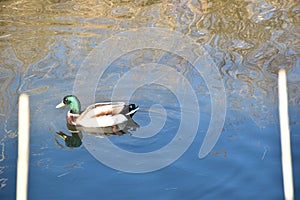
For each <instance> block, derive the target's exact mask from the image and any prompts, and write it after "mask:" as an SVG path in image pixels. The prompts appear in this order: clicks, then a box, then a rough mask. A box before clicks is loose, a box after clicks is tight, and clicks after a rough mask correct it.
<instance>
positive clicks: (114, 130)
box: [54, 118, 139, 148]
mask: <svg viewBox="0 0 300 200" xmlns="http://www.w3.org/2000/svg"><path fill="white" fill-rule="evenodd" d="M66 126H67V128H68V131H69V134H71V135H68V134H65V133H64V132H62V131H59V132H56V134H55V138H54V139H55V143H56V144H57V145H58V146H59V147H63V146H62V145H61V144H60V142H59V141H58V140H57V137H59V138H61V139H62V140H63V141H64V142H65V146H67V147H71V148H72V147H80V146H81V144H82V138H83V136H84V134H90V135H93V136H94V137H100V138H103V137H107V136H113V135H117V136H122V135H124V134H130V135H131V134H134V132H135V131H136V130H137V129H138V128H139V125H138V124H137V123H136V122H135V121H133V119H131V118H128V121H126V122H125V123H122V124H116V125H114V126H107V127H81V126H74V125H71V124H69V123H67V125H66Z"/></svg>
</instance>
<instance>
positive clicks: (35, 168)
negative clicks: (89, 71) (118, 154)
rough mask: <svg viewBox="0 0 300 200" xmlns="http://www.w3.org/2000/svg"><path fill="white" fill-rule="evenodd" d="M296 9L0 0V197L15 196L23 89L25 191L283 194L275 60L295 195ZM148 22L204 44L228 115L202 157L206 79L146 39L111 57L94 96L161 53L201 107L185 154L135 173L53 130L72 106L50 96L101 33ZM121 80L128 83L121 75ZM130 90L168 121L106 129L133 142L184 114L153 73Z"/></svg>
mask: <svg viewBox="0 0 300 200" xmlns="http://www.w3.org/2000/svg"><path fill="white" fill-rule="evenodd" d="M299 8H300V7H299V4H298V3H297V2H296V1H268V0H265V1H263V0H259V1H256V0H250V1H237V0H228V1H205V0H204V1H199V2H198V1H193V0H191V1H180V2H179V1H144V0H143V1H71V0H70V1H67V0H62V1H60V0H48V1H37V0H33V1H25V0H19V1H11V0H7V1H1V2H0V23H1V31H0V46H1V51H0V57H1V59H0V71H1V73H0V99H1V100H0V121H1V123H0V126H1V129H0V130H1V131H0V135H1V137H0V139H1V141H0V147H1V148H0V149H1V154H0V187H1V189H0V197H1V199H14V198H15V179H16V158H17V97H18V95H19V94H20V93H22V92H26V93H28V94H29V95H30V100H31V108H30V109H31V144H30V148H31V152H30V172H29V177H30V178H29V199H70V198H72V199H83V198H88V199H99V198H103V199H125V198H126V199H129V198H130V199H141V198H143V199H154V198H155V199H282V198H283V185H282V172H281V161H280V158H281V155H280V135H279V125H278V111H277V106H278V101H277V71H278V69H280V68H286V69H287V73H288V87H289V105H290V107H289V108H290V124H291V141H292V150H293V159H294V160H293V161H294V162H293V166H294V180H295V197H296V199H297V198H299V191H300V183H299V180H300V179H299V177H300V171H299V168H300V167H299V166H300V162H299V159H297V158H299V156H300V155H299V151H297V147H299V145H300V135H299V130H300V126H299V119H300V116H299V113H300V112H299V111H300V107H299V102H300V96H299V94H300V93H299V91H300V90H299V85H300V84H299V82H300V69H299ZM141 27H159V28H165V29H167V30H174V31H177V32H179V33H181V34H183V35H185V36H186V37H190V38H192V40H193V41H194V42H196V43H197V44H199V45H201V46H202V47H203V48H204V49H205V50H206V51H207V52H208V53H209V55H210V56H211V58H212V59H213V60H214V62H215V64H216V66H217V68H218V71H219V72H220V74H221V76H222V79H223V82H224V86H225V91H226V120H225V125H224V128H223V131H222V133H221V137H220V139H219V140H218V142H217V144H216V146H215V147H214V148H213V150H212V151H211V153H210V154H209V155H208V156H207V157H205V158H204V159H199V158H198V152H199V148H200V146H201V144H202V142H203V139H204V136H205V134H206V131H207V129H208V126H209V122H210V117H211V102H210V93H209V90H208V88H207V85H206V84H205V81H204V79H203V77H201V75H199V74H198V73H197V72H196V71H195V69H194V68H193V66H192V64H191V63H189V62H187V61H186V60H185V59H184V58H183V57H180V56H179V55H177V54H174V53H172V52H167V51H164V50H162V49H148V48H145V49H140V50H136V51H133V52H128V53H127V54H125V55H122V56H120V57H119V58H118V59H116V60H112V61H111V64H110V66H109V67H108V69H107V70H106V71H105V73H104V74H103V77H101V79H100V80H99V82H98V83H95V84H97V90H96V93H95V99H96V101H108V100H110V98H111V95H112V92H113V89H114V85H115V84H116V83H117V81H118V80H119V79H120V78H121V77H122V76H123V75H124V74H125V73H126V72H128V71H130V70H131V69H132V68H134V67H137V66H142V65H143V64H147V63H160V64H163V65H166V66H170V67H172V68H173V69H176V70H178V71H180V72H181V73H182V74H183V75H184V76H185V77H187V79H188V80H189V81H190V83H191V85H192V87H193V90H194V91H195V93H196V96H197V99H198V105H199V108H200V111H201V113H200V120H199V121H196V122H190V123H198V124H199V128H198V131H197V133H195V134H196V135H195V139H194V140H193V143H192V145H191V146H190V147H189V148H188V150H187V151H186V152H185V153H184V154H183V155H182V156H181V157H180V158H179V159H178V160H176V161H175V162H174V163H172V164H171V165H170V166H168V167H166V168H163V169H161V170H158V171H155V172H151V173H144V174H131V173H124V172H122V171H118V170H114V169H112V168H109V167H107V166H105V165H103V164H102V163H101V162H99V161H98V160H96V159H95V158H94V157H93V156H92V155H91V154H90V152H89V151H88V150H87V149H86V147H85V146H84V145H81V146H80V147H77V148H68V147H66V146H65V145H64V141H62V140H61V139H59V138H56V136H55V134H56V132H58V131H62V132H64V133H66V134H69V135H70V133H69V132H68V129H67V127H66V125H65V114H66V112H67V110H55V105H56V104H57V103H59V102H60V101H61V99H62V97H63V96H64V95H66V94H69V93H72V91H73V85H74V81H75V79H76V74H77V72H78V70H79V68H80V67H81V64H82V63H83V62H84V60H85V59H86V58H87V56H88V55H89V53H90V52H92V51H93V50H95V49H96V48H97V46H98V45H99V44H100V43H101V42H103V41H105V40H106V39H109V38H111V37H112V36H114V35H115V34H117V33H120V32H123V31H130V30H136V29H138V28H141ZM145 40H147V38H145ZM207 67H212V66H207ZM161 70H162V71H164V70H165V69H163V68H162V69H161ZM171 81H173V82H174V84H175V85H176V84H178V83H177V81H178V80H176V79H174V80H171ZM126 89H130V88H129V85H124V90H126ZM92 95H93V94H92ZM131 100H132V101H133V102H135V103H137V104H139V105H140V107H141V110H140V111H139V112H138V113H137V114H136V115H135V117H134V120H135V121H136V122H137V123H138V124H140V125H141V126H146V125H147V124H148V123H150V117H149V112H148V111H149V109H150V108H151V106H152V105H155V104H161V105H162V106H164V108H165V111H166V113H167V118H166V123H165V124H164V126H163V128H162V129H161V131H160V132H159V133H158V134H157V135H155V136H153V137H149V138H145V139H141V138H135V137H133V136H131V135H129V134H127V135H124V136H111V137H110V140H111V141H112V142H113V143H114V144H115V145H117V146H119V147H120V148H122V149H125V150H127V151H131V152H136V153H143V152H151V151H154V150H156V149H159V148H162V147H163V146H165V145H166V144H168V143H169V142H170V141H171V140H172V138H174V137H175V134H176V131H177V129H178V126H179V122H180V119H181V118H180V117H181V116H180V109H181V108H180V102H179V101H178V99H177V98H176V96H174V94H173V93H172V92H171V91H170V90H168V89H167V88H165V87H162V86H161V85H158V84H150V85H145V86H143V87H140V88H138V89H137V90H136V91H135V93H134V95H133V96H132V99H131ZM188 112H191V113H192V112H193V111H192V110H190V111H188ZM55 138H56V139H57V141H58V142H59V143H57V142H56V141H55ZM97 148H101V147H97Z"/></svg>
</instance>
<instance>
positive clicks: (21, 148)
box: [16, 94, 30, 200]
mask: <svg viewBox="0 0 300 200" xmlns="http://www.w3.org/2000/svg"><path fill="white" fill-rule="evenodd" d="M29 123H30V122H29V98H28V95H26V94H21V95H20V97H19V119H18V168H17V194H16V199H17V200H26V199H27V189H28V161H29Z"/></svg>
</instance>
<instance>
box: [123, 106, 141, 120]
mask: <svg viewBox="0 0 300 200" xmlns="http://www.w3.org/2000/svg"><path fill="white" fill-rule="evenodd" d="M138 109H139V106H138V105H135V104H129V105H128V110H129V112H128V113H126V115H127V116H128V115H129V116H130V117H132V116H133V115H134V114H135V112H136V111H138Z"/></svg>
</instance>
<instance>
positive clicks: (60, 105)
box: [55, 102, 66, 108]
mask: <svg viewBox="0 0 300 200" xmlns="http://www.w3.org/2000/svg"><path fill="white" fill-rule="evenodd" d="M65 105H66V104H64V102H61V103H60V104H58V105H57V106H56V107H55V108H60V107H63V106H65Z"/></svg>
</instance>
